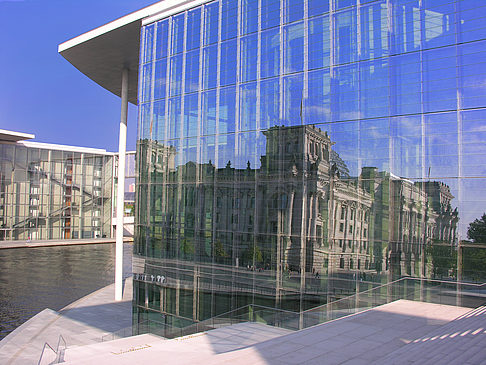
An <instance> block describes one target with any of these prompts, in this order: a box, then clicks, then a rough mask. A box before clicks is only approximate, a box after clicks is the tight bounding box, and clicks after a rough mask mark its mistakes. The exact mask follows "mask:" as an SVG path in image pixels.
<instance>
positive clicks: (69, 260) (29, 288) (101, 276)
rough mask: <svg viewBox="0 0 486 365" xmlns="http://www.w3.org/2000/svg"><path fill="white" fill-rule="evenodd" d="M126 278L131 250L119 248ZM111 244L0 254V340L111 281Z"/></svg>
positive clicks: (17, 250) (10, 251) (112, 256)
mask: <svg viewBox="0 0 486 365" xmlns="http://www.w3.org/2000/svg"><path fill="white" fill-rule="evenodd" d="M124 253H125V255H124V256H125V257H124V272H125V275H127V273H131V258H132V245H131V244H127V243H126V244H125V249H124ZM114 260H115V245H114V244H95V245H82V246H57V247H40V248H16V249H5V250H0V340H1V339H2V338H4V337H5V336H7V335H8V334H9V333H10V332H12V331H13V330H14V329H15V328H17V327H18V326H20V325H21V324H22V323H24V322H25V321H27V320H28V319H29V318H31V317H32V316H34V315H35V314H37V313H39V312H41V311H42V310H44V309H45V308H50V309H53V310H59V309H61V308H63V307H65V306H66V305H68V304H70V303H72V302H74V301H75V300H77V299H79V298H81V297H83V296H85V295H87V294H89V293H91V292H93V291H94V290H97V289H99V288H102V287H104V286H106V285H108V284H111V283H113V281H114V272H115V269H114V267H115V261H114Z"/></svg>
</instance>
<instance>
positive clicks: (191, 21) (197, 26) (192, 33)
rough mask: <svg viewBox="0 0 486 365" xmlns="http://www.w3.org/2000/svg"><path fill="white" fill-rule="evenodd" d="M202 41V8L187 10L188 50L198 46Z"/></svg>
mask: <svg viewBox="0 0 486 365" xmlns="http://www.w3.org/2000/svg"><path fill="white" fill-rule="evenodd" d="M200 43H201V8H196V9H192V10H189V11H188V12H187V39H186V50H187V51H189V50H191V49H194V48H198V47H199V44H200Z"/></svg>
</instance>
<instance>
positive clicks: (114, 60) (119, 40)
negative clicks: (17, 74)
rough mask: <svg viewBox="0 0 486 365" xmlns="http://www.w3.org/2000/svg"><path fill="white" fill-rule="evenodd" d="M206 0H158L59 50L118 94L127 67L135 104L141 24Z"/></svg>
mask: <svg viewBox="0 0 486 365" xmlns="http://www.w3.org/2000/svg"><path fill="white" fill-rule="evenodd" d="M207 1H209V0H186V1H184V0H163V1H159V2H157V3H155V4H152V5H149V6H147V7H145V8H143V9H140V10H137V11H135V12H133V13H131V14H128V15H125V16H123V17H121V18H119V19H116V20H114V21H112V22H109V23H107V24H105V25H102V26H100V27H98V28H95V29H93V30H90V31H89V32H86V33H84V34H81V35H79V36H77V37H75V38H72V39H70V40H68V41H66V42H64V43H61V44H60V45H59V48H58V51H59V53H60V54H61V56H63V57H64V58H65V59H66V60H68V61H69V62H70V63H71V64H72V65H73V66H74V67H76V68H77V69H78V70H79V71H81V72H82V73H83V74H85V75H86V76H88V77H89V78H90V79H91V80H93V81H94V82H96V83H97V84H98V85H100V86H101V87H103V88H105V89H106V90H108V91H111V92H112V93H113V94H115V95H117V96H120V95H121V74H122V70H123V69H124V68H128V70H129V79H128V84H129V87H128V100H129V102H130V103H132V104H135V105H137V90H138V63H139V62H138V61H139V50H140V31H141V28H142V25H145V24H148V23H150V22H154V21H156V20H159V19H162V18H164V17H167V16H170V15H172V14H175V13H178V12H181V11H184V10H186V9H189V8H191V7H194V6H197V5H200V4H202V3H205V2H207Z"/></svg>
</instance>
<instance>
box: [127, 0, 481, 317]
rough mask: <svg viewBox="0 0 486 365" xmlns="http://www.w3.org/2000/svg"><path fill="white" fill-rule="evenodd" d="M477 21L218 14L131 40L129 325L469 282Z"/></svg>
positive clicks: (323, 6) (207, 9) (336, 0)
mask: <svg viewBox="0 0 486 365" xmlns="http://www.w3.org/2000/svg"><path fill="white" fill-rule="evenodd" d="M485 21H486V3H484V1H482V0H447V1H444V0H421V1H419V0H377V1H372V0H364V1H363V0H361V1H356V0H330V1H322V0H308V1H304V0H238V1H236V0H218V1H211V2H207V3H205V4H203V5H200V6H197V7H195V8H193V9H189V10H186V11H184V12H180V13H178V14H175V15H172V16H169V17H167V18H164V19H162V20H160V21H157V22H155V23H152V24H148V25H146V26H144V27H143V28H142V35H141V52H140V72H139V75H140V76H139V77H140V82H139V130H138V136H139V137H138V146H137V159H138V180H137V193H136V194H137V209H136V218H135V225H136V227H135V257H134V272H135V281H134V286H135V297H134V301H135V302H134V311H135V313H136V318H135V320H136V321H137V320H138V321H145V320H147V319H149V320H150V321H153V323H155V325H180V326H183V325H185V324H187V323H191V322H193V321H199V320H203V319H206V318H209V317H212V316H215V315H217V314H220V313H223V312H227V311H230V310H233V309H235V308H238V307H241V306H244V305H246V304H248V303H255V304H261V305H266V306H269V307H278V308H284V309H289V310H295V311H300V310H304V309H307V308H310V307H313V306H316V305H319V304H322V303H326V302H329V301H332V300H335V299H337V298H341V297H343V296H346V295H350V294H353V293H355V292H356V291H360V290H365V289H369V288H371V287H373V286H375V285H377V284H379V283H386V282H388V281H390V280H394V279H396V278H399V277H402V276H413V277H422V278H446V279H448V280H455V279H460V280H478V281H481V280H484V278H485V277H486V273H485V272H484V267H486V266H485V265H486V263H482V261H477V260H476V258H477V257H479V256H480V255H479V256H478V255H477V254H476V253H475V251H474V250H477V248H474V244H477V245H478V246H477V247H480V246H481V245H480V243H485V241H486V238H484V237H483V238H481V237H480V238H473V236H471V235H470V234H468V232H469V231H470V229H471V226H470V224H471V222H473V221H475V219H477V218H480V217H481V216H482V214H483V213H484V212H485V211H486V184H485V182H486V164H485V161H486V127H485V126H486V122H485V120H486V26H485V25H484V24H486V23H485ZM484 221H485V223H486V219H485V220H484ZM483 239H484V240H483ZM461 245H462V246H464V248H463V249H462V251H461V254H460V255H458V247H459V246H461ZM468 245H469V246H473V248H471V247H469V246H468ZM483 257H484V255H483ZM483 261H484V260H483Z"/></svg>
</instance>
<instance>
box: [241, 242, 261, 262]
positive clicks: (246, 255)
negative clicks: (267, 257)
mask: <svg viewBox="0 0 486 365" xmlns="http://www.w3.org/2000/svg"><path fill="white" fill-rule="evenodd" d="M241 256H242V257H241V258H242V260H243V263H244V264H250V265H253V264H254V263H255V264H256V263H261V262H262V261H263V254H262V251H261V250H260V247H258V246H257V245H255V243H252V244H250V245H249V246H248V248H247V249H246V250H245V251H243V254H242V255H241ZM253 259H255V261H253Z"/></svg>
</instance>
